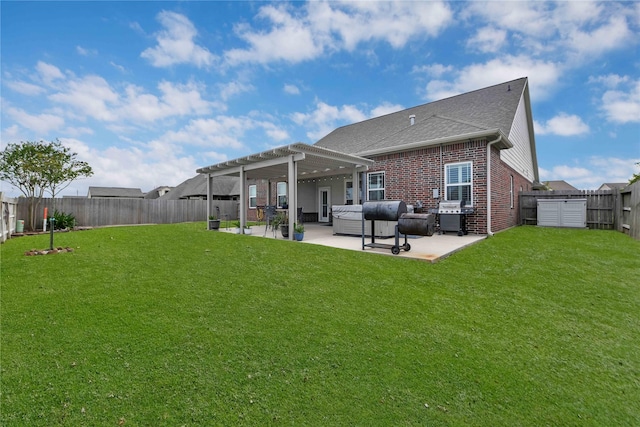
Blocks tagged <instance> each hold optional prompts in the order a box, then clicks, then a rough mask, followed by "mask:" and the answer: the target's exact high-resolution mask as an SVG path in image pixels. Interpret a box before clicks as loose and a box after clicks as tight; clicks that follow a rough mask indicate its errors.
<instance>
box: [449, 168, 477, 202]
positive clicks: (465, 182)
mask: <svg viewBox="0 0 640 427" xmlns="http://www.w3.org/2000/svg"><path fill="white" fill-rule="evenodd" d="M444 168H445V181H446V182H445V187H446V190H445V197H446V200H464V201H465V205H473V195H472V194H471V188H472V184H473V183H472V182H471V176H472V170H471V162H464V163H452V164H449V165H445V167H444Z"/></svg>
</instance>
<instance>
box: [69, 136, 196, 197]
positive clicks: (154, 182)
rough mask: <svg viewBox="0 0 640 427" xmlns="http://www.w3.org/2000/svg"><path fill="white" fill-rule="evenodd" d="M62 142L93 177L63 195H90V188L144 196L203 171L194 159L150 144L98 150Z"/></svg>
mask: <svg viewBox="0 0 640 427" xmlns="http://www.w3.org/2000/svg"><path fill="white" fill-rule="evenodd" d="M60 141H61V142H62V143H63V144H64V145H65V146H67V147H69V148H70V149H71V150H72V151H73V152H76V153H78V157H77V158H78V159H80V160H85V161H87V162H89V165H90V166H91V168H92V169H93V172H94V175H93V176H92V177H90V178H86V179H82V180H77V181H74V182H73V183H72V184H71V185H70V186H69V187H68V188H67V189H66V190H65V191H64V192H63V194H66V195H70V194H71V195H76V194H78V195H80V196H85V195H86V194H87V191H88V188H89V186H109V187H112V186H114V187H130V188H140V189H142V191H143V192H146V191H149V190H151V189H153V188H155V187H157V186H159V185H172V186H173V185H178V184H180V183H181V182H183V181H184V180H186V179H188V178H191V177H193V176H194V175H195V170H196V169H197V168H198V167H200V166H201V165H200V164H199V163H196V161H195V159H194V158H193V157H191V156H179V155H176V153H175V152H174V151H172V147H165V146H163V145H162V144H149V145H148V146H145V147H142V148H140V147H133V146H130V147H127V148H120V147H115V146H111V147H107V148H105V149H97V148H94V147H91V146H89V145H88V144H87V143H85V142H83V141H80V140H78V139H75V138H60Z"/></svg>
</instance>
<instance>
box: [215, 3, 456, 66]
mask: <svg viewBox="0 0 640 427" xmlns="http://www.w3.org/2000/svg"><path fill="white" fill-rule="evenodd" d="M452 17H453V13H452V12H451V10H450V8H449V6H448V5H447V4H446V3H443V2H435V1H434V2H309V3H307V4H306V5H305V6H304V7H302V8H299V9H292V8H291V7H290V6H288V5H282V4H281V5H272V4H269V5H267V6H263V7H261V8H260V11H259V13H258V15H257V18H259V19H261V20H263V21H265V22H266V24H267V29H266V30H257V29H254V28H253V27H251V26H249V25H248V24H241V25H236V27H235V32H236V34H237V35H238V37H240V38H241V39H243V40H244V41H245V42H246V43H247V44H248V46H247V47H246V48H243V49H241V48H236V49H231V50H228V51H227V52H225V58H226V60H227V63H228V64H230V65H238V64H241V63H247V62H253V63H260V64H267V63H270V62H278V61H285V62H289V63H299V62H302V61H308V60H312V59H315V58H317V57H319V56H321V55H323V54H325V53H328V52H334V51H338V50H347V51H350V52H351V51H354V50H355V49H356V48H358V46H359V45H360V44H361V43H364V42H370V41H384V42H387V43H388V44H389V45H391V46H392V47H393V48H394V49H400V48H402V47H404V46H405V45H406V44H407V43H408V41H409V40H410V39H412V38H415V37H433V36H435V35H437V34H438V33H440V32H441V31H442V30H443V29H444V28H446V27H447V26H448V25H449V24H450V23H451V22H452Z"/></svg>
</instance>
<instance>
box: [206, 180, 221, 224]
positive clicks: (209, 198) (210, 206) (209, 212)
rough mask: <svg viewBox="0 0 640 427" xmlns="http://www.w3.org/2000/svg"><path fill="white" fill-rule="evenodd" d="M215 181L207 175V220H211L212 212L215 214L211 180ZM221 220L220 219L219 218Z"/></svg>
mask: <svg viewBox="0 0 640 427" xmlns="http://www.w3.org/2000/svg"><path fill="white" fill-rule="evenodd" d="M212 179H213V177H212V176H211V174H210V173H209V174H207V218H206V219H207V220H209V218H210V217H211V215H213V214H212V212H213V200H212V199H213V197H212V196H211V180H212ZM217 219H220V218H217Z"/></svg>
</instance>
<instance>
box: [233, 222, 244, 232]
mask: <svg viewBox="0 0 640 427" xmlns="http://www.w3.org/2000/svg"><path fill="white" fill-rule="evenodd" d="M233 227H234V228H233V231H234V232H235V233H236V234H240V231H242V229H241V228H240V221H234V223H233Z"/></svg>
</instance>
